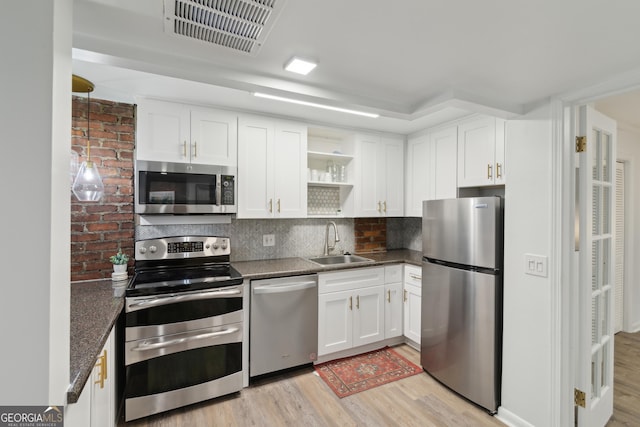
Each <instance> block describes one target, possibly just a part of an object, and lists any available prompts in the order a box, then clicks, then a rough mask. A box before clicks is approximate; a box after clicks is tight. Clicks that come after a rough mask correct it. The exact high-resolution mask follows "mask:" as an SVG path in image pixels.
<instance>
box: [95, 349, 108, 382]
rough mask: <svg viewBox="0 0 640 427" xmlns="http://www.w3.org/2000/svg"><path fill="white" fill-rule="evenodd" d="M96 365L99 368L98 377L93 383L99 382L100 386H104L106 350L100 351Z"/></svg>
mask: <svg viewBox="0 0 640 427" xmlns="http://www.w3.org/2000/svg"><path fill="white" fill-rule="evenodd" d="M96 367H98V368H100V370H99V371H98V379H97V380H96V381H95V382H94V384H100V388H104V382H105V380H106V379H107V350H103V351H102V356H100V357H98V361H97V362H96Z"/></svg>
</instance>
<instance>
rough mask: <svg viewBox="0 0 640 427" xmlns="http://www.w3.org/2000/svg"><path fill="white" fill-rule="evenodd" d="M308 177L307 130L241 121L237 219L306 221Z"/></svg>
mask: <svg viewBox="0 0 640 427" xmlns="http://www.w3.org/2000/svg"><path fill="white" fill-rule="evenodd" d="M306 175H307V128H306V126H304V125H301V124H298V123H292V122H285V121H280V120H275V119H271V118H266V117H259V116H241V117H240V119H239V130H238V195H239V197H238V199H239V200H238V218H304V217H306V215H307V179H306Z"/></svg>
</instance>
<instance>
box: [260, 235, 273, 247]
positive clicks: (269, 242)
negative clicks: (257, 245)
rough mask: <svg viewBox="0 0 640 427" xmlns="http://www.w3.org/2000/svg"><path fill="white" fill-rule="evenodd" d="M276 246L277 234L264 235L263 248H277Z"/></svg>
mask: <svg viewBox="0 0 640 427" xmlns="http://www.w3.org/2000/svg"><path fill="white" fill-rule="evenodd" d="M275 245H276V235H275V234H263V235H262V246H275Z"/></svg>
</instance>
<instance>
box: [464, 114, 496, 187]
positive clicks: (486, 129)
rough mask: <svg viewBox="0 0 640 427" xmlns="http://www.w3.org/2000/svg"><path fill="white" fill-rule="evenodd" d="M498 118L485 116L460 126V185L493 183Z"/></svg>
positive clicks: (469, 185) (472, 185)
mask: <svg viewBox="0 0 640 427" xmlns="http://www.w3.org/2000/svg"><path fill="white" fill-rule="evenodd" d="M495 137H496V120H495V118H494V117H483V118H480V119H475V120H473V121H471V122H468V123H464V124H462V125H460V126H459V127H458V186H459V187H474V186H482V185H493V184H494V176H495V165H494V159H495Z"/></svg>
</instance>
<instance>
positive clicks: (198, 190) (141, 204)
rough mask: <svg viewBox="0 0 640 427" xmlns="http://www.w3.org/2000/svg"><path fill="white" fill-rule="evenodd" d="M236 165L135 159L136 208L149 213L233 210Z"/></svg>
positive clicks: (200, 212)
mask: <svg viewBox="0 0 640 427" xmlns="http://www.w3.org/2000/svg"><path fill="white" fill-rule="evenodd" d="M236 173H237V168H236V167H232V166H215V165H199V164H190V163H169V162H151V161H143V160H138V161H136V168H135V189H136V192H135V212H136V213H137V214H141V215H152V214H173V215H184V214H219V213H236V212H237V211H238V208H237V199H238V197H237V186H236Z"/></svg>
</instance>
